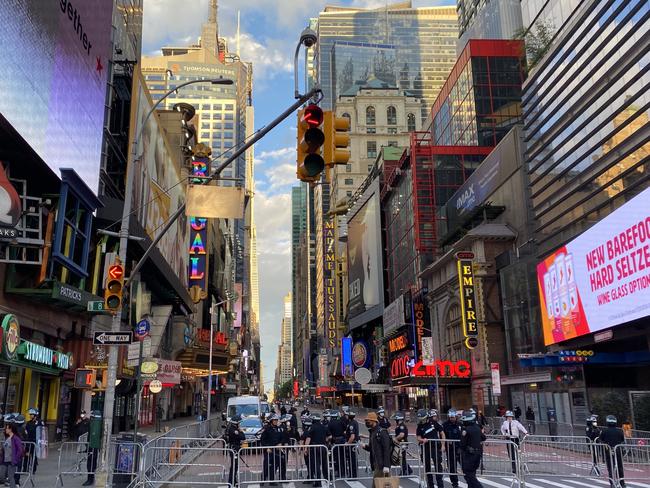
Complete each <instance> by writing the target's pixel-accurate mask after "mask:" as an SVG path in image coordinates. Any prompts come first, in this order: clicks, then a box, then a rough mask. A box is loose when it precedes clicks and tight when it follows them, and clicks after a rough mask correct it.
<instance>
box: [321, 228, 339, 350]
mask: <svg viewBox="0 0 650 488" xmlns="http://www.w3.org/2000/svg"><path fill="white" fill-rule="evenodd" d="M335 229H336V221H335V219H334V217H331V218H329V219H327V220H324V221H323V241H324V242H323V251H324V252H323V257H324V260H325V262H324V263H323V279H324V280H325V297H324V298H325V330H326V331H327V344H328V346H329V348H330V349H334V348H335V347H337V345H338V333H337V327H336V323H337V321H336V315H337V313H336V235H335V234H336V232H335Z"/></svg>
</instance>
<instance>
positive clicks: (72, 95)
mask: <svg viewBox="0 0 650 488" xmlns="http://www.w3.org/2000/svg"><path fill="white" fill-rule="evenodd" d="M112 14H113V1H112V0H48V1H45V0H4V1H2V2H0V18H1V19H2V29H0V46H2V47H1V48H0V66H2V74H0V93H1V94H2V96H0V113H1V114H2V116H3V117H4V118H5V119H7V121H8V122H9V123H10V124H11V125H12V126H13V128H14V129H15V130H16V131H17V132H18V133H20V135H21V136H22V137H23V139H25V141H27V143H28V144H29V145H30V146H31V148H32V149H33V150H34V151H35V152H36V153H37V154H38V155H39V156H40V157H41V158H42V159H43V161H44V162H45V163H46V164H47V165H48V166H49V167H50V168H51V169H52V170H53V171H54V173H55V174H56V175H57V176H59V169H60V168H66V167H67V168H73V169H74V170H75V171H76V172H77V173H78V174H79V175H80V176H81V178H82V179H83V180H84V181H85V182H86V183H87V184H88V186H89V187H90V188H91V189H92V190H93V191H95V192H97V190H98V179H99V168H100V161H101V148H102V135H103V128H104V105H105V99H106V90H107V84H106V77H107V74H108V58H109V55H110V49H111V38H110V36H111V28H112Z"/></svg>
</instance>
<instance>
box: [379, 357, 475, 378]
mask: <svg viewBox="0 0 650 488" xmlns="http://www.w3.org/2000/svg"><path fill="white" fill-rule="evenodd" d="M411 364H413V363H412V359H411V358H410V357H409V356H408V355H407V354H404V355H400V356H398V357H396V358H395V359H393V362H392V363H391V367H390V375H391V377H392V378H393V379H399V378H404V377H407V376H413V377H415V378H435V376H436V372H437V373H438V377H439V378H469V377H470V375H471V374H472V372H471V370H470V365H469V363H468V362H467V361H455V362H454V361H441V360H438V361H435V362H434V363H433V364H431V365H429V366H425V365H423V364H422V361H418V362H417V363H415V364H413V366H411Z"/></svg>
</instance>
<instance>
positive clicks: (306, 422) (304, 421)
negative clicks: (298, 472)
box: [298, 415, 313, 480]
mask: <svg viewBox="0 0 650 488" xmlns="http://www.w3.org/2000/svg"><path fill="white" fill-rule="evenodd" d="M300 424H301V425H302V433H301V434H300V439H299V440H298V442H299V444H300V445H301V446H304V445H305V442H306V441H307V437H309V431H310V430H311V425H312V420H311V416H309V415H304V416H302V417H301V418H300ZM309 454H310V453H309V449H304V450H303V456H304V458H305V466H306V467H307V479H308V480H311V479H313V476H312V469H311V468H312V466H311V460H310V459H309Z"/></svg>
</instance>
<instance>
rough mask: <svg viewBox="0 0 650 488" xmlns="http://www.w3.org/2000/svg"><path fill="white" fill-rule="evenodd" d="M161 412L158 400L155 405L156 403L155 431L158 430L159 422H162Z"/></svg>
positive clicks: (161, 408)
mask: <svg viewBox="0 0 650 488" xmlns="http://www.w3.org/2000/svg"><path fill="white" fill-rule="evenodd" d="M163 414H164V411H163V407H162V405H161V404H160V402H157V405H156V432H160V423H161V422H162V418H163Z"/></svg>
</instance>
